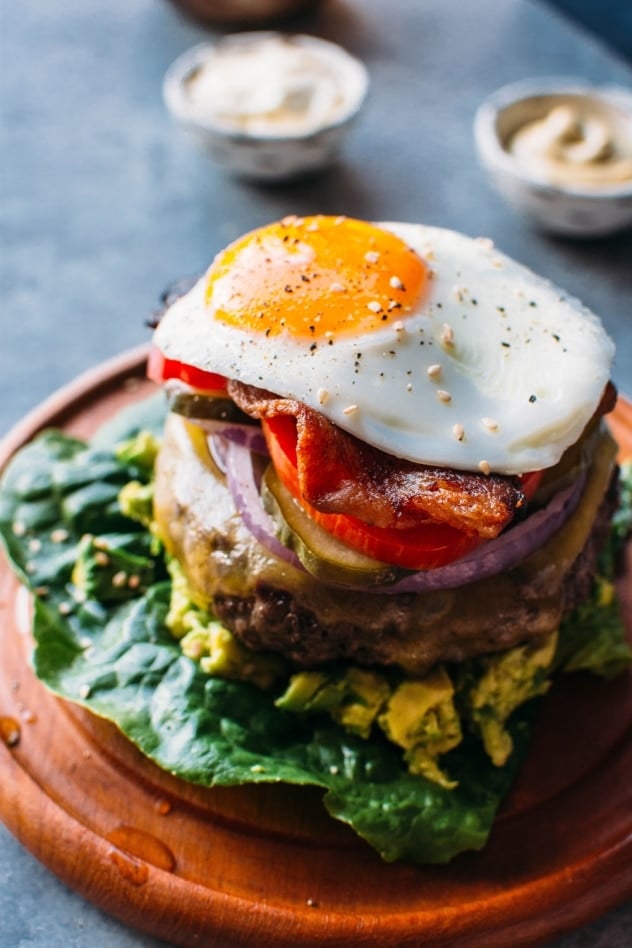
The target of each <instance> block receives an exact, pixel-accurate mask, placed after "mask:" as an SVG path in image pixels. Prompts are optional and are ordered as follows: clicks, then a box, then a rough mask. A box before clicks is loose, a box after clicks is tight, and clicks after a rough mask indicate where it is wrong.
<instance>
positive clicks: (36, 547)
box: [29, 537, 42, 553]
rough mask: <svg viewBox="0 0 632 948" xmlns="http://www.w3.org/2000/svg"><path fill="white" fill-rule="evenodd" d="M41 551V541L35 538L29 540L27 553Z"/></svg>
mask: <svg viewBox="0 0 632 948" xmlns="http://www.w3.org/2000/svg"><path fill="white" fill-rule="evenodd" d="M41 549H42V541H41V540H38V539H37V537H33V539H32V540H29V552H30V553H39V551H40V550H41Z"/></svg>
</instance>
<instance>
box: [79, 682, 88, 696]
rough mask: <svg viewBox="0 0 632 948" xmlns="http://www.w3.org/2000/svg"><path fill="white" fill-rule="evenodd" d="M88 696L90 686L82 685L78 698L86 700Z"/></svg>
mask: <svg viewBox="0 0 632 948" xmlns="http://www.w3.org/2000/svg"><path fill="white" fill-rule="evenodd" d="M89 695H90V685H82V686H81V687H80V689H79V697H80V698H88V697H89Z"/></svg>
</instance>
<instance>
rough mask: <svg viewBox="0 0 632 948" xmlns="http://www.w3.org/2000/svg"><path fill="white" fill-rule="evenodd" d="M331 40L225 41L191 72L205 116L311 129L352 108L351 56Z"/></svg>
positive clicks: (193, 95) (260, 129) (252, 129)
mask: <svg viewBox="0 0 632 948" xmlns="http://www.w3.org/2000/svg"><path fill="white" fill-rule="evenodd" d="M345 55H346V54H344V53H343V52H342V51H340V54H337V51H336V50H335V48H334V47H332V46H331V44H328V43H324V42H321V41H318V40H314V42H313V43H312V42H309V41H307V42H305V38H300V37H292V36H283V35H282V34H274V33H271V34H264V35H263V36H262V37H260V38H259V37H258V38H254V37H253V38H252V39H251V40H244V41H241V42H225V43H220V44H219V45H218V46H217V47H215V49H214V50H213V52H212V53H211V54H210V56H209V57H208V59H207V60H206V61H205V62H204V63H203V64H202V65H201V66H199V67H198V68H197V69H196V70H195V71H194V72H193V73H192V74H191V76H190V77H189V79H188V82H187V93H188V98H189V101H190V103H191V105H192V106H193V107H194V108H195V109H196V111H197V113H198V115H199V117H200V118H204V119H206V120H208V121H211V122H214V123H216V124H221V125H222V126H223V127H227V128H231V129H235V130H238V131H243V132H246V133H249V134H254V135H264V136H268V135H272V136H286V135H287V136H294V135H302V134H307V133H309V132H311V131H314V130H315V129H318V128H321V127H323V126H324V125H328V124H330V123H331V122H335V121H336V120H337V119H339V118H342V117H343V116H344V114H345V113H346V109H347V103H348V96H347V94H346V79H345V74H344V72H343V70H342V69H341V65H340V57H341V56H345Z"/></svg>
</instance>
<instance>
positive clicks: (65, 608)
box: [57, 602, 72, 616]
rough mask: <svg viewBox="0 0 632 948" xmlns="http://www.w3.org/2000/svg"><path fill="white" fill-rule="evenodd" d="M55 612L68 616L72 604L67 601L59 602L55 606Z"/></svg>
mask: <svg viewBox="0 0 632 948" xmlns="http://www.w3.org/2000/svg"><path fill="white" fill-rule="evenodd" d="M57 612H58V613H59V615H60V616H68V615H70V613H71V612H72V606H71V605H70V603H69V602H60V603H59V605H58V606H57Z"/></svg>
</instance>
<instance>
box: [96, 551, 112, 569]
mask: <svg viewBox="0 0 632 948" xmlns="http://www.w3.org/2000/svg"><path fill="white" fill-rule="evenodd" d="M94 562H95V563H96V564H97V566H107V565H108V563H109V562H110V557H109V556H108V555H107V553H105V552H104V551H103V550H97V552H96V553H95V554H94Z"/></svg>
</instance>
